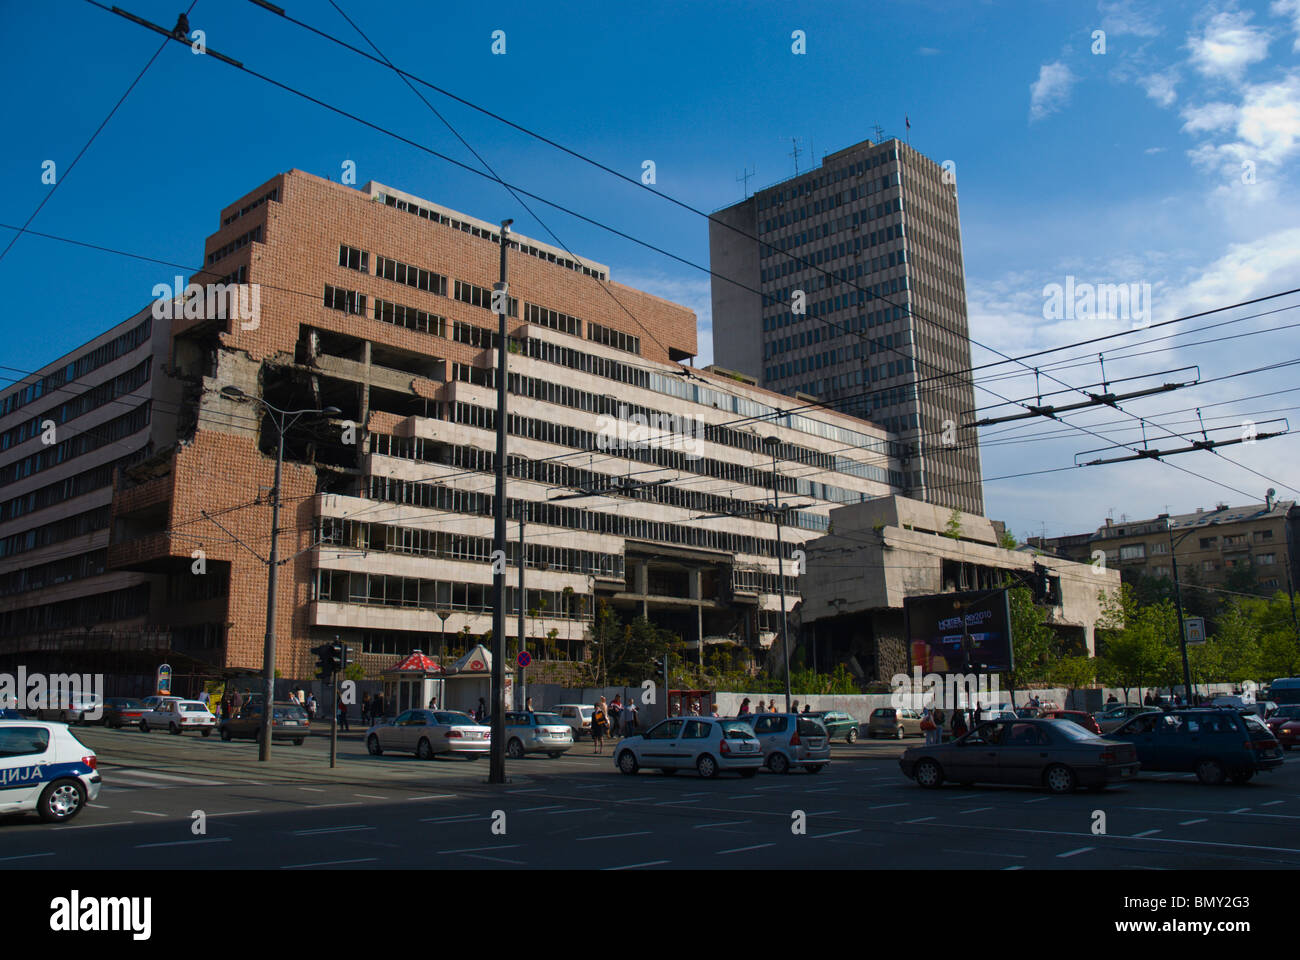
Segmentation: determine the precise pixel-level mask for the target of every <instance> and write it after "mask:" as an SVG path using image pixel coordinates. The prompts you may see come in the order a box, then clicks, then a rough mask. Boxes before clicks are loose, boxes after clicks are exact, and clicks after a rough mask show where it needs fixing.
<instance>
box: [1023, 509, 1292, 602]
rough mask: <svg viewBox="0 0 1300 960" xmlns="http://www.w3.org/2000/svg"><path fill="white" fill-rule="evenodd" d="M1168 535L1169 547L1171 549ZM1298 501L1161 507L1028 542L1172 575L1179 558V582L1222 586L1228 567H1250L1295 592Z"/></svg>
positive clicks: (1127, 569) (1125, 568)
mask: <svg viewBox="0 0 1300 960" xmlns="http://www.w3.org/2000/svg"><path fill="white" fill-rule="evenodd" d="M1171 534H1172V542H1173V547H1172V549H1171V546H1170V542H1171ZM1298 537H1300V508H1298V507H1297V504H1296V501H1294V500H1275V499H1273V498H1272V496H1271V491H1270V496H1269V497H1268V498H1267V499H1266V500H1265V501H1264V502H1263V503H1250V504H1246V505H1244V506H1230V505H1228V504H1226V503H1219V504H1216V505H1215V506H1214V508H1213V509H1208V508H1204V507H1197V508H1196V510H1195V511H1194V512H1192V513H1182V514H1174V515H1172V516H1171V515H1169V514H1167V513H1162V514H1159V515H1157V516H1156V517H1153V518H1151V519H1147V520H1136V521H1129V520H1126V519H1122V520H1119V521H1115V520H1112V519H1109V518H1108V519H1107V520H1106V522H1105V524H1104V525H1103V526H1101V527H1099V528H1098V529H1097V530H1096V531H1094V532H1093V533H1091V534H1073V535H1070V536H1067V537H1050V538H1041V537H1031V538H1029V541H1028V542H1029V543H1030V544H1031V545H1032V546H1036V547H1039V548H1041V549H1044V550H1047V551H1050V552H1052V553H1055V554H1057V555H1060V556H1065V557H1069V558H1072V559H1076V560H1079V561H1081V562H1098V563H1100V562H1103V561H1102V555H1103V554H1104V563H1105V565H1106V566H1107V567H1108V568H1110V569H1117V570H1119V571H1121V573H1124V574H1126V575H1129V576H1138V575H1145V576H1150V577H1172V576H1173V563H1172V561H1171V557H1174V556H1176V557H1177V559H1178V577H1179V580H1180V581H1182V582H1183V584H1184V585H1188V584H1198V585H1200V586H1205V587H1221V586H1223V585H1224V583H1225V581H1226V580H1227V578H1228V577H1229V576H1231V575H1232V574H1233V573H1234V571H1240V570H1243V569H1250V570H1253V571H1254V574H1255V577H1256V579H1257V580H1258V581H1259V585H1260V586H1261V587H1263V588H1264V589H1266V590H1270V591H1273V590H1286V591H1293V590H1294V588H1295V582H1294V576H1295V574H1294V569H1295V568H1294V563H1295V556H1296V550H1297V546H1298V544H1300V540H1298V539H1297V538H1298Z"/></svg>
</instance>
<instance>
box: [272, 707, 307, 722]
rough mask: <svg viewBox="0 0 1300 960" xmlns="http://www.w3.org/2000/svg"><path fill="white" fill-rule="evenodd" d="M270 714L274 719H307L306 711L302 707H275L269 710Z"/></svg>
mask: <svg viewBox="0 0 1300 960" xmlns="http://www.w3.org/2000/svg"><path fill="white" fill-rule="evenodd" d="M271 716H272V717H274V718H275V719H276V720H305V719H307V714H306V712H305V711H304V710H303V709H302V707H276V708H275V709H274V710H273V711H272V712H271Z"/></svg>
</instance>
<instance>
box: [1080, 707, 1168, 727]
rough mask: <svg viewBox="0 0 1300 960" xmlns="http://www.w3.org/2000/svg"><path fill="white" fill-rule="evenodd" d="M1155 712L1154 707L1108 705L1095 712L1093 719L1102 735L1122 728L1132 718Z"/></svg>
mask: <svg viewBox="0 0 1300 960" xmlns="http://www.w3.org/2000/svg"><path fill="white" fill-rule="evenodd" d="M1152 712H1156V708H1155V707H1144V706H1142V704H1140V703H1124V704H1110V705H1109V706H1107V707H1106V708H1105V709H1104V710H1100V711H1098V712H1097V714H1096V716H1095V719H1096V721H1097V726H1098V727H1099V728H1100V729H1101V732H1102V733H1103V734H1105V733H1110V732H1111V731H1112V730H1115V729H1118V728H1119V727H1122V726H1123V725H1124V724H1126V723H1128V722H1129V721H1130V720H1132V719H1133V718H1134V717H1136V716H1138V715H1140V714H1143V713H1152Z"/></svg>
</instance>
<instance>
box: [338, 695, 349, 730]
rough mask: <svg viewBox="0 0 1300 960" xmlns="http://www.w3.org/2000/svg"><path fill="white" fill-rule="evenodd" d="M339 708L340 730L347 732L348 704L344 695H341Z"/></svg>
mask: <svg viewBox="0 0 1300 960" xmlns="http://www.w3.org/2000/svg"><path fill="white" fill-rule="evenodd" d="M338 708H339V730H341V731H342V732H344V733H347V732H348V705H347V704H346V703H344V702H343V698H342V697H339V702H338Z"/></svg>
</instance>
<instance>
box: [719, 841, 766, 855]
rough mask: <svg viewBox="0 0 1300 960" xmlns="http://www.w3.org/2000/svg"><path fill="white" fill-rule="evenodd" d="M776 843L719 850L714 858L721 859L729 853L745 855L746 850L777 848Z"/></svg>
mask: <svg viewBox="0 0 1300 960" xmlns="http://www.w3.org/2000/svg"><path fill="white" fill-rule="evenodd" d="M775 846H776V844H775V843H756V844H754V845H753V846H750V847H733V848H731V849H730V850H719V851H718V852H717V853H715V854H714V856H717V857H720V856H723V855H724V854H728V853H744V852H745V851H746V850H762V849H763V848H764V847H775Z"/></svg>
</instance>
